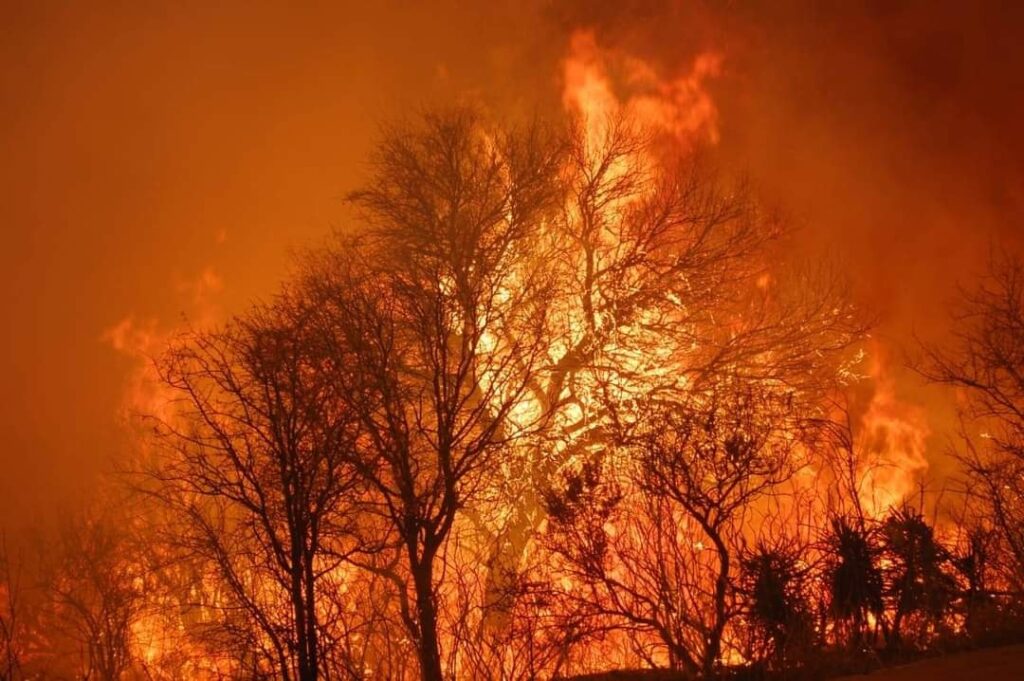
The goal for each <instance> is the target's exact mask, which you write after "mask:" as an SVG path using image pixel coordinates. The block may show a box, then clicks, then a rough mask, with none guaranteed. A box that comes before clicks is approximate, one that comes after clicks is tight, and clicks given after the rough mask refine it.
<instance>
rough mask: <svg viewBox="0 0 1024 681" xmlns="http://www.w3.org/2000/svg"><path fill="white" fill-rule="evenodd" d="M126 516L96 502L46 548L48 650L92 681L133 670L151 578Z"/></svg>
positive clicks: (114, 680) (67, 521) (61, 527)
mask: <svg viewBox="0 0 1024 681" xmlns="http://www.w3.org/2000/svg"><path fill="white" fill-rule="evenodd" d="M121 510H123V509H121V508H120V507H118V506H117V505H116V503H112V502H111V501H110V500H104V505H103V506H100V505H99V503H98V502H93V503H92V505H91V507H90V508H88V509H86V510H84V511H78V512H76V513H74V514H72V515H67V516H65V517H64V518H62V519H61V521H60V522H59V524H58V526H57V528H56V531H55V536H54V537H53V540H52V541H51V542H47V544H46V545H45V546H44V547H43V548H42V551H43V555H42V558H41V562H42V571H41V574H40V578H41V582H42V583H41V586H42V587H43V588H44V590H45V594H46V596H47V601H48V603H47V606H46V610H45V613H44V614H43V618H44V619H43V622H44V625H43V629H44V630H46V631H48V638H47V648H48V650H49V653H50V654H51V655H55V656H57V657H61V656H63V657H65V658H71V659H72V660H73V663H74V666H75V668H76V673H77V675H78V677H79V678H81V679H83V680H86V681H87V680H90V679H98V680H100V681H118V679H121V678H122V677H123V675H124V674H125V673H126V672H127V671H128V669H129V668H130V667H131V666H132V664H133V662H134V652H135V651H134V649H133V636H132V626H133V625H134V624H135V622H136V618H137V617H138V615H139V612H140V611H141V610H142V607H143V603H144V601H143V597H144V593H143V578H144V575H143V574H142V561H141V560H140V559H139V558H138V556H137V554H136V553H135V551H134V545H133V543H132V535H131V528H130V526H126V525H129V524H130V523H125V521H124V518H123V516H122V514H121V513H120V512H119V511H121ZM64 643H67V644H70V646H71V649H70V650H65V649H64ZM55 663H56V660H55Z"/></svg>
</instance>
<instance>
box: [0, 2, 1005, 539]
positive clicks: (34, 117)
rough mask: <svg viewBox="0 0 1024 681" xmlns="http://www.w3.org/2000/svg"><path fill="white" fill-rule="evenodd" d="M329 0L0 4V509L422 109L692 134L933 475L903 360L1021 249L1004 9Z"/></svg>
mask: <svg viewBox="0 0 1024 681" xmlns="http://www.w3.org/2000/svg"><path fill="white" fill-rule="evenodd" d="M351 5H352V6H348V7H346V6H342V5H341V4H337V5H333V6H324V7H318V8H312V9H310V8H306V9H302V10H294V9H289V10H286V9H284V8H283V7H278V8H276V9H274V8H271V7H269V6H254V5H253V4H250V3H246V4H244V5H243V4H241V3H239V4H238V5H237V6H235V7H228V6H227V4H218V6H217V7H216V8H212V7H205V6H203V5H200V4H195V5H177V4H175V5H168V6H163V7H161V6H158V5H148V4H140V5H133V6H120V7H117V8H116V9H115V8H114V7H101V6H99V5H96V4H92V3H71V4H63V3H61V4H58V3H48V2H31V3H30V2H24V3H19V2H9V3H4V5H3V7H2V8H0V97H2V99H0V150H2V154H0V158H2V159H3V161H2V162H0V186H2V187H3V200H2V201H0V224H2V225H3V230H4V241H3V243H4V245H3V248H0V272H2V275H0V276H3V277H4V286H3V300H2V305H3V308H2V309H3V317H4V321H5V325H6V333H5V334H3V345H2V347H0V362H2V365H0V381H2V384H0V390H2V394H3V395H4V406H5V408H4V409H3V410H2V411H0V414H2V416H0V427H2V429H3V432H4V434H5V437H4V439H3V444H2V445H0V452H2V453H0V456H2V461H0V466H2V470H3V472H4V475H3V477H2V483H0V521H2V522H3V523H4V524H5V525H7V526H15V527H16V526H18V525H23V524H25V523H29V522H33V521H34V519H35V518H36V517H37V516H38V515H39V514H40V513H41V512H43V511H44V510H45V509H49V508H51V507H53V506H54V505H55V504H56V503H57V502H59V501H62V500H64V499H66V498H68V497H69V495H72V494H73V493H74V492H75V491H77V490H79V489H83V488H87V487H88V486H89V484H90V481H91V480H92V479H93V476H94V475H95V474H96V473H97V472H98V471H100V470H102V469H103V468H104V467H105V466H106V465H107V462H108V460H109V459H110V458H111V457H112V456H115V455H116V454H117V453H118V452H119V451H120V450H121V449H122V448H123V447H125V446H126V445H127V442H126V438H125V437H124V435H123V432H124V431H123V430H122V429H121V427H120V417H119V415H121V414H123V410H124V408H125V407H126V406H127V407H129V408H140V409H146V408H147V406H152V405H151V403H149V402H147V399H148V398H147V397H146V394H145V388H144V386H143V384H144V381H143V378H144V377H143V376H142V375H141V374H140V373H139V372H140V371H143V372H144V371H145V368H144V367H145V363H144V359H145V357H146V356H147V355H149V354H152V353H155V352H157V351H158V349H159V344H160V341H161V339H162V338H163V337H164V336H165V334H167V333H170V332H172V331H173V329H175V328H177V327H179V326H180V325H181V324H182V323H183V316H184V317H185V318H186V319H187V321H188V323H192V324H203V323H207V322H209V321H211V320H214V319H217V318H221V317H223V316H224V315H226V314H230V313H232V312H234V311H238V310H241V309H243V307H244V306H245V305H246V304H247V303H248V302H249V301H251V300H253V299H254V298H256V297H259V296H265V295H267V294H268V293H270V292H272V291H273V289H274V287H275V286H276V284H277V282H278V281H279V280H280V279H281V277H282V276H283V275H284V273H285V271H286V269H287V266H288V262H289V257H290V251H291V250H293V249H295V248H301V247H303V246H304V245H306V244H309V243H311V242H315V241H317V240H320V239H322V238H323V237H324V236H325V235H326V234H328V233H329V231H330V229H331V228H332V227H336V226H339V225H343V224H344V211H343V209H342V203H341V200H340V197H341V196H342V195H343V194H344V192H345V191H346V190H347V189H350V188H352V187H353V186H354V185H355V184H356V182H357V180H358V178H359V176H360V173H361V171H362V167H363V166H362V162H363V159H364V158H365V155H366V152H367V151H368V150H369V148H370V144H371V141H372V138H373V135H374V133H375V130H376V126H377V123H378V121H379V120H380V119H381V118H386V117H388V116H393V115H396V114H399V113H401V112H402V111H403V110H404V109H408V108H409V107H410V106H415V105H419V104H424V103H430V102H437V101H465V100H470V101H476V102H481V103H482V104H483V105H484V106H485V107H487V108H488V109H489V110H490V111H491V112H492V113H494V114H496V115H499V116H504V115H521V114H524V113H525V114H529V113H532V112H535V111H537V112H540V113H545V114H548V113H550V114H554V113H557V112H558V111H561V110H562V108H563V107H564V106H570V107H578V108H584V109H586V108H588V107H599V108H603V109H614V108H616V107H621V106H626V107H629V108H631V109H632V110H634V111H635V112H636V113H637V114H638V115H640V116H642V117H643V118H645V119H646V120H649V121H655V122H656V123H657V125H658V126H659V127H660V128H661V129H662V130H663V131H664V132H666V133H669V134H671V135H673V136H674V137H675V138H677V139H683V140H685V139H692V140H694V141H696V142H701V143H710V144H711V145H712V151H711V153H713V154H714V155H715V156H716V157H718V159H717V160H719V161H720V162H721V164H722V165H723V166H724V167H725V168H727V169H728V170H730V171H732V172H743V173H746V174H748V175H749V176H750V178H751V179H752V181H753V182H754V184H755V185H756V187H757V188H758V190H759V192H760V193H761V194H762V195H763V196H764V198H765V199H766V200H767V201H768V202H769V203H771V204H772V205H777V206H778V207H779V208H780V209H782V210H783V211H785V212H786V213H787V214H788V215H789V216H790V217H791V219H792V221H793V222H794V223H795V224H796V225H797V226H798V227H799V228H800V232H799V234H798V236H797V239H796V247H797V248H799V249H800V250H801V253H805V254H807V255H813V254H817V253H821V252H822V251H827V252H829V253H831V254H832V255H834V256H837V257H838V258H839V259H840V260H841V262H842V263H843V265H844V267H846V268H847V269H848V272H849V276H850V278H851V280H852V282H853V285H854V288H855V293H856V296H857V298H858V301H859V303H860V304H861V306H862V307H864V308H865V309H867V310H868V311H869V312H871V313H874V314H875V315H876V316H877V317H878V322H879V323H878V327H877V331H876V333H875V334H874V335H875V338H876V340H877V342H878V343H879V345H880V346H881V347H883V348H884V353H885V359H884V365H883V364H875V365H872V366H873V367H874V369H873V370H874V371H876V372H882V371H883V369H884V373H876V374H875V378H876V381H875V385H874V389H873V397H869V398H868V399H866V400H865V401H864V404H863V405H861V408H860V409H861V412H860V413H859V414H858V415H857V418H858V419H859V421H858V422H861V423H863V424H864V433H863V436H864V437H865V438H867V439H868V440H869V441H870V442H871V443H872V444H871V445H870V446H872V447H877V448H880V451H881V450H885V452H883V455H884V456H889V455H890V454H891V452H889V451H888V450H886V448H891V447H893V446H896V447H898V448H899V449H901V450H902V452H903V454H904V456H905V457H906V458H905V459H904V461H905V462H907V463H906V466H904V468H916V469H917V470H919V471H924V470H925V468H926V467H927V468H928V471H929V472H928V475H929V477H930V478H932V477H933V476H936V479H938V478H941V475H942V473H943V472H944V471H945V470H947V468H948V467H947V466H946V465H945V464H944V462H943V456H942V452H943V448H944V446H945V443H944V441H943V438H944V435H945V434H946V427H947V423H948V419H949V414H950V408H949V401H948V399H947V398H946V396H945V395H944V394H942V393H939V392H937V391H934V390H931V389H926V388H925V387H923V386H922V385H921V383H920V382H919V381H918V380H917V379H916V378H915V377H914V376H913V375H912V374H911V373H910V372H909V371H907V370H905V369H903V368H902V364H903V357H902V353H903V351H904V350H908V349H913V347H914V337H913V334H914V333H915V332H916V333H919V334H921V335H922V336H924V337H928V338H932V337H940V336H941V333H942V330H943V328H944V324H945V322H944V320H945V314H946V311H945V305H946V303H947V302H948V300H949V298H950V296H951V295H952V294H953V293H954V290H955V287H954V284H955V282H956V281H957V280H958V279H959V280H963V281H967V280H969V278H970V277H971V276H972V275H973V274H974V273H975V272H976V271H977V269H978V268H979V266H980V265H981V264H982V263H983V261H984V259H985V256H986V254H987V252H988V251H989V249H990V248H991V247H993V246H994V245H997V244H998V245H999V246H1000V247H1013V248H1016V247H1017V246H1018V245H1019V241H1020V225H1021V224H1024V223H1022V220H1021V218H1022V217H1024V130H1022V129H1021V127H1020V125H1019V118H1020V115H1021V112H1022V111H1024V47H1022V46H1021V41H1020V40H1019V36H1020V35H1021V34H1022V33H1021V31H1022V29H1024V9H1020V8H1017V7H1016V6H1012V5H1011V4H1007V3H1002V6H1000V4H999V3H972V4H971V5H970V6H966V5H964V4H963V3H952V2H949V3H936V2H925V1H916V2H903V3H835V7H832V8H831V9H826V8H825V6H824V5H822V4H821V3H809V2H808V3H796V2H781V3H779V2H768V1H767V0H766V1H765V2H751V3H718V2H703V3H702V2H670V1H667V0H663V1H658V2H630V3H588V2H570V3H559V4H554V3H546V2H544V3H518V2H516V3H513V2H495V3H478V4H477V3H458V2H454V1H447V2H440V3H430V4H429V6H427V5H422V6H421V5H416V4H411V3H374V5H376V6H373V7H363V6H358V5H356V4H355V3H352V4H351ZM878 361H882V360H878ZM868 370H872V367H871V366H868V365H866V366H865V371H868ZM126 387H127V390H128V392H129V397H128V403H127V404H126V402H125V399H126V398H125V390H126ZM151 397H152V396H151ZM926 464H928V465H927V466H926ZM881 470H883V471H884V470H886V469H881ZM885 474H886V473H884V472H879V473H878V475H879V476H883V475H885ZM876 482H882V479H881V477H880V478H879V480H877V481H876ZM892 484H894V485H895V484H899V485H903V484H907V483H906V481H905V480H903V479H900V481H899V482H898V483H892Z"/></svg>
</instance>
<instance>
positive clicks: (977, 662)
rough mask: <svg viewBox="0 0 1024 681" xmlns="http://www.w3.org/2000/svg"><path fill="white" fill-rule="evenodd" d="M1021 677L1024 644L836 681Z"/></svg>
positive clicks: (993, 680)
mask: <svg viewBox="0 0 1024 681" xmlns="http://www.w3.org/2000/svg"><path fill="white" fill-rule="evenodd" d="M968 679H979V681H1015V680H1020V681H1024V645H1016V646H1006V647H1003V648H989V649H986V650H975V651H971V652H967V653H957V654H954V655H946V656H943V657H935V658H931V659H928V660H922V661H920V662H914V663H913V664H908V665H904V666H900V667H890V668H888V669H880V670H878V671H876V672H874V673H872V674H860V675H857V676H844V677H843V678H842V679H836V681H961V680H964V681H966V680H968Z"/></svg>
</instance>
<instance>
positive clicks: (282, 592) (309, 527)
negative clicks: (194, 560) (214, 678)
mask: <svg viewBox="0 0 1024 681" xmlns="http://www.w3.org/2000/svg"><path fill="white" fill-rule="evenodd" d="M313 319H314V311H313V310H310V309H309V308H308V307H305V306H304V304H303V302H302V301H301V300H299V299H297V298H295V297H293V296H290V295H289V293H288V292H285V293H284V294H282V296H281V297H280V298H279V299H278V300H277V301H276V302H275V303H274V304H272V305H267V306H261V307H257V308H256V309H255V310H254V311H252V312H251V313H249V314H247V315H246V316H244V317H240V318H237V319H236V320H234V321H233V322H232V323H230V324H229V325H228V326H227V327H226V328H224V329H223V330H221V331H216V332H211V333H191V334H188V335H186V336H185V337H183V338H181V339H180V341H179V342H178V343H176V345H175V346H174V347H173V348H172V349H171V350H170V352H169V353H168V354H167V356H166V358H165V360H164V363H163V365H162V370H163V377H164V380H165V381H166V383H167V385H168V386H169V387H171V388H172V389H173V390H174V391H175V392H176V394H177V396H178V401H177V402H176V404H175V405H174V407H175V410H174V416H173V417H172V418H171V419H169V420H167V421H164V422H161V423H158V424H157V430H158V433H159V434H160V435H161V437H162V438H163V442H165V443H166V444H167V445H168V447H167V450H168V451H167V455H166V456H164V457H161V459H160V460H159V461H158V463H157V465H154V466H153V467H152V468H151V470H150V471H149V473H150V476H151V477H152V479H153V480H154V481H155V482H156V483H157V484H156V485H155V487H154V488H153V491H154V493H155V494H156V495H157V497H158V498H159V499H160V500H161V501H162V502H164V503H166V504H169V506H170V508H172V509H173V510H174V511H175V515H174V517H175V518H176V521H175V522H176V523H177V525H176V526H175V527H174V528H172V530H173V531H174V532H175V533H176V534H177V539H176V544H177V545H178V546H179V547H180V548H181V549H183V550H184V551H185V552H186V555H198V556H202V557H203V558H204V559H205V560H206V561H207V562H208V564H209V565H210V566H212V572H213V574H214V575H215V576H216V578H217V579H218V581H219V583H220V584H222V585H223V587H224V594H225V598H224V599H222V602H221V603H220V604H219V606H220V607H222V608H223V609H224V614H225V618H226V619H225V620H224V621H225V622H226V623H228V622H230V621H231V613H232V612H235V611H237V612H241V613H244V615H245V618H244V621H245V622H247V626H248V627H251V628H250V629H248V633H246V630H245V629H243V630H241V631H240V632H239V633H241V634H242V635H243V639H242V640H243V643H244V645H245V646H246V647H248V648H249V649H250V650H255V651H263V661H262V662H261V664H265V665H269V668H270V669H273V670H275V673H276V674H279V675H280V676H281V677H282V678H284V679H292V678H295V679H299V680H301V681H312V680H314V679H317V678H318V677H319V676H320V675H321V673H322V672H323V659H322V658H323V654H324V650H323V647H324V645H325V643H326V641H327V640H328V638H327V637H326V636H325V633H324V627H325V625H326V623H325V622H324V621H323V620H322V617H323V612H322V610H321V608H320V607H319V599H320V597H321V591H322V588H323V585H324V584H325V581H326V576H328V575H331V574H332V573H334V572H335V571H337V570H339V569H341V567H342V566H343V565H344V563H345V559H346V557H347V555H348V553H349V552H350V551H351V550H353V545H354V543H353V542H351V541H350V537H351V536H352V534H353V532H354V531H355V530H354V525H353V523H354V515H353V514H352V512H351V509H352V505H353V501H354V499H356V498H357V497H358V479H357V478H356V476H355V475H354V470H353V468H352V467H351V465H350V463H349V462H350V460H351V453H352V448H353V446H354V443H355V438H356V437H357V428H356V420H355V418H354V415H353V413H352V412H351V410H350V409H349V408H348V406H347V403H346V402H345V399H344V396H343V395H341V394H339V393H338V391H337V387H336V386H335V385H334V384H332V383H331V382H330V380H329V372H327V371H325V370H324V367H323V363H324V362H330V361H331V359H332V358H330V357H324V356H320V355H318V354H317V350H318V348H319V347H320V346H319V345H318V344H317V343H315V342H312V340H311V329H312V328H313V327H312V320H313Z"/></svg>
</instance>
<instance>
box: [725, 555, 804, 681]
mask: <svg viewBox="0 0 1024 681" xmlns="http://www.w3.org/2000/svg"><path fill="white" fill-rule="evenodd" d="M741 566H742V579H741V586H740V590H741V591H742V594H743V598H744V600H745V608H744V614H745V616H746V617H745V619H746V622H747V624H748V626H749V628H750V630H751V639H752V640H751V642H750V643H751V648H752V650H753V652H754V654H755V656H757V657H758V658H760V659H762V660H764V661H766V662H767V663H768V665H769V666H770V667H771V668H773V669H783V668H785V667H786V666H787V665H790V664H793V663H797V664H799V663H800V660H801V658H802V657H803V656H804V655H805V654H806V652H807V651H808V650H809V649H810V647H811V646H812V645H813V644H814V638H815V632H814V621H813V618H812V616H811V607H810V604H809V603H808V599H807V595H806V591H805V581H806V580H805V577H806V568H805V567H803V566H802V565H801V559H800V551H799V548H798V547H795V546H791V545H776V546H769V545H766V544H763V543H759V544H758V545H757V547H756V548H755V549H754V550H753V551H751V552H750V553H748V554H747V555H744V556H743V557H742V558H741Z"/></svg>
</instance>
